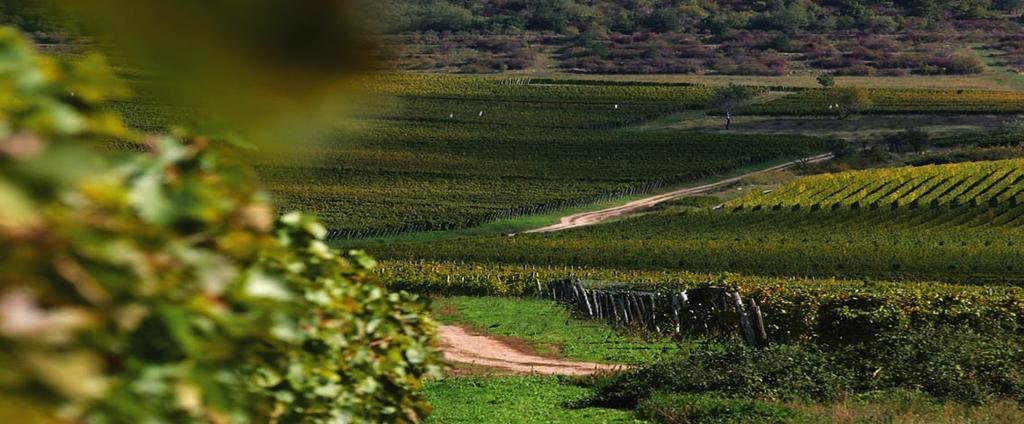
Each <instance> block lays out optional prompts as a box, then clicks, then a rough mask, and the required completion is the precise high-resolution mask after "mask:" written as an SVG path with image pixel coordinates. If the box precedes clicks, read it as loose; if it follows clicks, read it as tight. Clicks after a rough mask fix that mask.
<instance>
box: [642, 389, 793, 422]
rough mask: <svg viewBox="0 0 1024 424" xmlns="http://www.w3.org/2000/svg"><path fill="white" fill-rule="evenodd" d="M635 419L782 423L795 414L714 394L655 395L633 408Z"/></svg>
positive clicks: (758, 402)
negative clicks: (635, 414)
mask: <svg viewBox="0 0 1024 424" xmlns="http://www.w3.org/2000/svg"><path fill="white" fill-rule="evenodd" d="M636 412H637V416H638V417H639V418H641V419H647V420H651V421H655V422H659V423H693V424H714V423H722V424H725V423H730V424H731V423H750V424H754V423H757V424H760V423H766V424H768V423H784V422H789V421H790V420H791V419H792V418H793V416H794V415H795V414H794V413H793V411H791V410H789V409H787V408H786V407H784V406H780V405H774V404H770V403H766V402H761V401H756V400H748V399H733V398H729V397H725V396H719V395H715V394H677V393H662V392H659V393H655V394H654V395H653V396H651V397H649V398H646V399H644V400H642V401H641V402H640V404H639V405H637V407H636Z"/></svg>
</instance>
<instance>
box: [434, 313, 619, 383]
mask: <svg viewBox="0 0 1024 424" xmlns="http://www.w3.org/2000/svg"><path fill="white" fill-rule="evenodd" d="M438 334H439V335H440V336H441V347H442V350H443V351H444V357H445V359H446V360H448V361H449V362H452V363H455V364H456V368H457V369H458V368H469V369H479V368H481V367H483V368H486V369H491V370H497V371H501V372H507V373H512V374H544V375H588V374H594V373H598V372H610V371H617V370H621V369H624V368H625V366H623V365H609V364H597V363H591V362H577V361H569V360H563V359H554V358H547V357H543V356H539V355H537V354H535V353H533V352H531V350H532V349H529V348H528V347H527V346H525V345H520V343H524V342H521V341H520V342H519V343H517V342H515V341H514V339H509V338H499V337H493V336H485V335H477V334H473V333H472V332H471V331H470V330H467V329H465V328H463V327H459V326H454V325H442V326H441V327H440V328H439V329H438Z"/></svg>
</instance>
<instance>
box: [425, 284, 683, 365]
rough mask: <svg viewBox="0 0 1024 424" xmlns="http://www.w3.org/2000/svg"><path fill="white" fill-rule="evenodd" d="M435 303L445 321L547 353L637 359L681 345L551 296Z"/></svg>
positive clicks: (437, 313)
mask: <svg viewBox="0 0 1024 424" xmlns="http://www.w3.org/2000/svg"><path fill="white" fill-rule="evenodd" d="M433 309H434V311H435V313H434V315H435V316H436V317H437V318H438V320H440V321H441V322H442V323H446V324H461V325H466V326H470V327H473V328H477V329H480V330H481V331H484V332H486V333H488V334H493V335H500V336H509V337H515V338H518V339H522V340H525V341H527V342H528V343H530V345H531V346H533V347H534V348H535V349H536V350H537V352H538V353H540V354H542V355H552V356H560V357H564V358H568V359H575V360H580V361H590V362H603V363H613V364H630V365H633V364H642V363H647V362H650V361H652V360H655V359H656V358H658V357H660V356H664V355H671V354H672V353H673V352H677V351H678V350H679V346H678V345H676V344H675V343H673V342H672V341H670V340H668V339H664V338H657V339H645V338H642V337H640V336H625V335H622V334H620V333H619V332H617V331H615V330H614V329H612V328H611V327H609V326H608V325H606V324H604V323H602V322H599V321H590V320H581V319H579V318H577V317H574V316H573V315H572V313H570V312H569V310H568V309H566V308H565V307H563V306H562V305H560V304H558V303H555V302H552V301H549V300H536V299H510V298H497V297H448V298H438V299H435V300H434V305H433Z"/></svg>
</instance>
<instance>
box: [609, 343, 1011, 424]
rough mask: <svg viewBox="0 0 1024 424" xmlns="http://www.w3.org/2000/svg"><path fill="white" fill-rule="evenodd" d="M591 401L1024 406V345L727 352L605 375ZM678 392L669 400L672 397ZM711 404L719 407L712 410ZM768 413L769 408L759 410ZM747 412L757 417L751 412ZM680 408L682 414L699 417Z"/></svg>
mask: <svg viewBox="0 0 1024 424" xmlns="http://www.w3.org/2000/svg"><path fill="white" fill-rule="evenodd" d="M591 384H592V385H593V386H594V388H595V395H594V397H593V399H592V403H594V404H597V405H604V406H613V407H637V409H638V410H647V412H645V413H648V414H652V415H657V414H659V413H660V414H662V415H663V416H669V413H670V412H668V411H662V412H659V409H666V410H667V409H669V408H665V407H664V405H665V404H666V403H668V402H667V400H666V399H668V398H669V397H671V396H678V397H679V398H681V399H686V397H687V396H692V395H695V394H700V393H708V392H710V393H717V394H719V395H720V396H722V397H725V398H730V397H732V398H751V399H756V400H765V401H779V400H797V401H834V400H836V399H840V398H845V397H848V396H856V395H859V394H865V393H873V392H892V393H895V392H900V391H909V392H921V393H925V394H927V395H929V396H931V397H933V398H935V399H938V400H942V401H956V402H961V403H967V404H979V403H984V402H989V401H997V400H1002V399H1012V400H1014V401H1017V402H1021V401H1024V343H1022V340H1021V339H1020V338H1019V337H992V336H991V335H984V334H981V333H978V332H975V331H973V330H972V329H971V328H970V327H965V326H943V327H921V328H916V329H913V330H910V331H893V332H888V333H885V334H883V335H881V336H880V337H879V338H877V339H876V340H873V341H869V342H862V343H857V344H852V345H847V346H831V347H829V348H827V349H824V348H821V347H819V346H817V345H813V344H794V345H775V346H771V347H769V348H766V349H760V350H759V349H755V348H751V347H748V346H746V345H742V344H738V343H737V344H728V345H726V346H724V347H723V348H722V349H720V350H710V349H705V350H702V351H699V352H689V353H685V354H684V356H683V357H681V358H678V359H674V360H671V361H668V362H662V363H658V364H652V365H649V366H646V367H643V368H639V369H635V370H630V371H627V372H624V373H621V374H618V375H613V376H608V377H598V378H595V379H593V380H592V381H591ZM668 394H671V395H668ZM711 403H712V404H714V402H711ZM762 406H763V405H762ZM747 407H748V408H747V409H759V408H760V407H759V406H758V405H747ZM708 408H711V407H710V406H707V405H704V406H703V407H701V408H693V409H691V408H690V407H683V408H682V410H681V411H677V412H678V413H680V414H693V413H699V412H700V410H701V409H708Z"/></svg>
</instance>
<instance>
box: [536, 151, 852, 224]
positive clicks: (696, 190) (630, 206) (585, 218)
mask: <svg viewBox="0 0 1024 424" xmlns="http://www.w3.org/2000/svg"><path fill="white" fill-rule="evenodd" d="M829 159H832V153H825V154H820V155H816V156H810V157H807V158H804V159H801V160H795V161H792V162H786V163H784V164H782V165H776V166H773V167H771V168H766V169H762V170H760V171H754V172H750V173H747V174H743V175H740V176H736V177H731V178H726V179H724V180H721V181H717V182H714V183H711V184H705V185H702V186H697V187H689V188H684V189H680V190H676V191H672V192H668V193H663V194H659V195H656V196H651V197H647V198H643V199H640V200H636V201H633V202H629V203H627V204H625V205H622V206H616V207H613V208H608V209H602V210H599V211H591V212H581V213H577V214H574V215H569V216H567V217H564V218H562V220H561V221H560V222H559V223H557V224H554V225H549V226H547V227H543V228H537V229H534V230H529V231H524V233H548V232H552V231H561V230H567V229H570V228H576V227H582V226H584V225H591V224H596V223H598V222H601V221H604V220H606V219H611V218H615V217H619V216H623V215H627V214H631V213H635V212H638V211H641V210H643V209H647V208H649V207H651V206H654V205H656V204H658V203H661V202H664V201H667V200H672V199H676V198H679V197H685V196H693V195H697V194H704V193H707V192H709V191H711V190H714V189H717V188H719V187H722V186H726V185H729V184H732V183H734V182H736V181H739V180H741V179H743V178H746V177H749V176H751V175H756V174H760V173H764V172H770V171H778V170H780V169H786V168H789V167H792V166H795V165H796V164H798V163H801V162H803V163H816V162H822V161H826V160H829Z"/></svg>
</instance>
